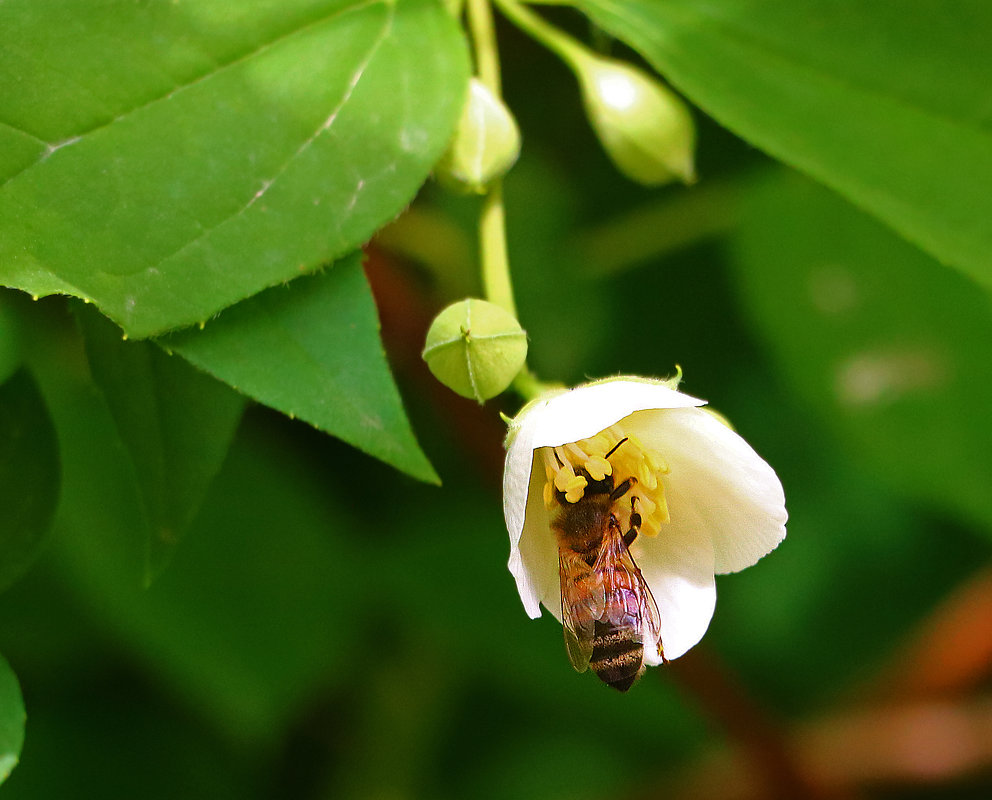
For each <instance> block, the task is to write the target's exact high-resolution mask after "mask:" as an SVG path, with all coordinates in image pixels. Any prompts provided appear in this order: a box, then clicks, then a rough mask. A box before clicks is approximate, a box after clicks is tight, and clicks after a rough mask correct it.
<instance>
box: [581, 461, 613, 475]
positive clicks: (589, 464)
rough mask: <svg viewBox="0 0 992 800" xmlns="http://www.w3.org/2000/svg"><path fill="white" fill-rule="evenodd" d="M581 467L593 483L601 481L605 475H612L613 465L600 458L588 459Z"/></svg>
mask: <svg viewBox="0 0 992 800" xmlns="http://www.w3.org/2000/svg"><path fill="white" fill-rule="evenodd" d="M583 466H584V467H585V470H586V472H588V473H589V477H590V478H592V479H593V480H594V481H601V480H603V479H604V478H605V477H606V476H607V475H612V474H613V465H612V464H611V463H610V462H609V461H607V460H606V459H605V458H603V457H602V456H592V457H590V458H589V459H587V460H586V463H585V464H584V465H583Z"/></svg>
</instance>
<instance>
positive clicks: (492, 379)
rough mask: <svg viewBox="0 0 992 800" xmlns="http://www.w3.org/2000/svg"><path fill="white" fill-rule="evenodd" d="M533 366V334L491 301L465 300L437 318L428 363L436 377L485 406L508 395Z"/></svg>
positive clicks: (429, 341) (426, 357) (429, 340)
mask: <svg viewBox="0 0 992 800" xmlns="http://www.w3.org/2000/svg"><path fill="white" fill-rule="evenodd" d="M526 360H527V334H526V333H525V332H524V331H523V329H522V328H521V327H520V323H519V322H517V320H516V318H515V317H514V316H513V315H512V314H511V313H509V312H508V311H506V310H505V309H503V308H501V307H500V306H497V305H494V304H493V303H487V302H486V301H485V300H472V299H469V300H462V301H460V302H458V303H454V304H453V305H450V306H448V307H447V308H446V309H444V311H442V312H441V313H440V314H438V315H437V317H436V318H435V319H434V322H432V323H431V327H430V330H429V331H428V332H427V342H426V344H425V346H424V361H426V362H427V366H428V367H430V370H431V372H432V373H434V377H435V378H437V379H438V380H439V381H441V383H443V384H444V385H445V386H447V387H448V388H449V389H451V390H453V391H455V392H457V393H458V394H460V395H461V396H462V397H471V398H474V399H475V400H476V401H478V402H479V403H482V402H483V401H485V400H488V399H489V398H490V397H495V396H496V395H498V394H499V393H500V392H502V391H503V390H504V389H506V388H507V387H508V386H509V385H510V383H511V382H512V381H513V379H514V378H515V377H516V375H517V373H518V372H520V370H521V369H522V368H523V366H524V362H525V361H526Z"/></svg>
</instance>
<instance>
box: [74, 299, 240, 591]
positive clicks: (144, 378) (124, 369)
mask: <svg viewBox="0 0 992 800" xmlns="http://www.w3.org/2000/svg"><path fill="white" fill-rule="evenodd" d="M77 317H78V318H79V320H80V324H81V327H82V330H83V335H84V338H85V341H86V355H87V358H88V361H89V365H90V371H91V372H92V374H93V379H94V381H95V382H96V383H97V385H98V386H99V387H100V389H101V390H102V392H103V395H104V398H105V399H106V401H107V406H108V407H109V409H110V413H111V415H112V416H113V418H114V422H115V423H116V426H117V431H118V433H119V434H120V438H121V441H122V442H123V444H124V446H125V448H126V449H127V451H128V454H129V455H130V457H131V460H132V462H133V463H134V468H135V473H136V476H137V480H138V486H139V490H140V492H141V497H142V503H143V506H144V509H145V513H146V515H147V517H148V524H149V542H148V572H147V577H148V578H149V579H151V578H153V577H154V576H155V575H157V574H158V573H159V572H160V571H161V570H162V568H163V567H164V566H165V565H166V564H167V563H168V560H169V558H170V557H171V555H172V552H173V550H174V549H175V546H176V544H177V543H178V542H179V540H180V538H181V537H182V535H183V533H184V532H185V530H186V528H187V526H188V525H189V523H190V522H191V521H192V519H193V516H194V515H195V513H196V511H197V509H198V508H199V506H200V503H201V502H202V500H203V497H204V495H205V494H206V491H207V487H208V486H209V484H210V482H211V480H213V477H214V475H215V474H216V473H217V471H218V470H219V469H220V465H221V463H222V462H223V460H224V457H225V456H226V454H227V449H228V447H229V445H230V443H231V439H232V437H233V436H234V431H235V429H236V428H237V425H238V421H239V420H240V418H241V412H242V411H243V410H244V406H245V400H244V398H243V397H242V396H241V395H239V394H238V393H237V392H233V391H231V389H230V388H228V387H227V386H225V385H224V384H222V383H219V382H218V381H216V380H214V379H213V378H211V377H210V376H208V375H205V374H204V373H202V372H200V371H199V370H197V369H195V368H194V367H192V366H191V365H190V364H189V363H188V362H186V361H184V360H183V359H181V358H177V357H174V356H169V355H167V354H166V353H165V352H163V351H162V349H161V348H159V347H157V346H156V345H154V344H152V343H150V342H128V341H124V340H123V339H122V337H121V331H120V328H118V327H117V326H116V325H114V324H113V323H111V322H109V321H108V320H107V319H106V318H104V317H102V316H101V315H100V314H99V313H98V312H96V311H95V310H94V309H92V308H89V307H81V308H79V309H78V313H77Z"/></svg>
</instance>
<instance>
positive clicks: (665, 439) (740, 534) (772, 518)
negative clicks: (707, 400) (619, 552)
mask: <svg viewBox="0 0 992 800" xmlns="http://www.w3.org/2000/svg"><path fill="white" fill-rule="evenodd" d="M625 427H626V428H629V429H631V430H633V431H634V432H635V433H636V435H637V436H638V437H639V438H640V440H641V441H642V443H643V444H644V445H646V446H647V447H649V448H651V449H653V450H656V451H657V452H658V453H659V454H660V455H661V457H662V458H664V459H665V461H667V462H668V465H669V467H670V469H671V471H670V473H669V474H668V475H666V476H665V479H664V484H665V493H666V497H667V498H668V502H669V511H670V514H671V522H670V523H669V524H668V525H665V526H664V527H663V529H662V532H661V534H660V535H659V538H661V537H665V536H674V537H676V538H679V537H682V536H685V535H691V536H700V535H703V536H707V537H709V538H711V540H712V543H713V556H714V567H715V571H716V572H717V573H726V572H736V571H738V570H741V569H744V568H745V567H749V566H751V565H752V564H754V563H755V562H756V561H757V560H758V559H759V558H761V557H762V556H764V555H765V554H767V553H768V552H770V551H771V550H773V549H775V547H776V546H777V545H778V544H779V542H781V541H782V539H784V538H785V522H786V519H787V518H788V514H787V513H786V511H785V494H784V493H783V491H782V484H781V482H780V481H779V479H778V476H777V475H776V474H775V471H774V470H773V469H772V468H771V467H770V466H769V465H768V464H767V463H766V462H765V461H764V460H763V459H762V458H761V456H759V455H758V454H757V453H756V452H754V450H753V449H751V446H750V445H748V443H747V442H745V441H744V440H743V439H742V438H741V437H740V436H738V435H737V434H736V433H734V432H733V431H732V430H730V428H728V427H726V426H725V425H724V424H722V423H721V422H720V421H718V420H717V419H715V418H714V417H712V416H710V415H709V414H707V413H706V412H705V411H702V410H700V409H695V408H685V409H671V410H667V411H657V412H649V411H644V412H640V413H638V414H635V415H633V416H632V417H631V419H630V420H629V421H628V422H627V423H625Z"/></svg>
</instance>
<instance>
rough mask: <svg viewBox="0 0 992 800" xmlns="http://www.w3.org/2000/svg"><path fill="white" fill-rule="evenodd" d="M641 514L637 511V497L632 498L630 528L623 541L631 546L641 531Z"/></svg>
mask: <svg viewBox="0 0 992 800" xmlns="http://www.w3.org/2000/svg"><path fill="white" fill-rule="evenodd" d="M640 528H641V515H640V514H638V513H637V498H636V497H631V498H630V530H629V531H627V532H626V533H625V534H624V535H623V543H624V544H625V545H627V547H630V546H631V545H632V544H633V543H634V540H635V539H636V538H637V534H639V533H640V532H641V530H640Z"/></svg>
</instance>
